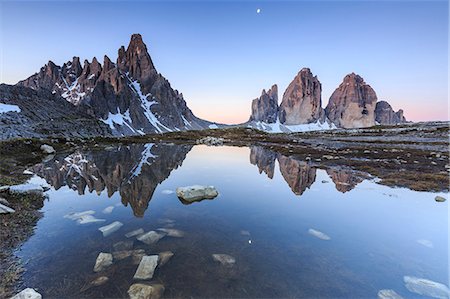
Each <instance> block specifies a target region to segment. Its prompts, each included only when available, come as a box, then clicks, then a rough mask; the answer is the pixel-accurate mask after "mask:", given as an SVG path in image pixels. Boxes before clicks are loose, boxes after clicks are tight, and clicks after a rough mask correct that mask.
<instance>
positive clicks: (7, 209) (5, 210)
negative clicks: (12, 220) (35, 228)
mask: <svg viewBox="0 0 450 299" xmlns="http://www.w3.org/2000/svg"><path fill="white" fill-rule="evenodd" d="M14 212H15V210H14V209H11V208H10V207H7V206H5V205H3V204H1V203H0V214H9V213H14Z"/></svg>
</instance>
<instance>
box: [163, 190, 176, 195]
mask: <svg viewBox="0 0 450 299" xmlns="http://www.w3.org/2000/svg"><path fill="white" fill-rule="evenodd" d="M161 193H162V194H173V193H175V192H173V191H172V190H167V189H166V190H163V191H161Z"/></svg>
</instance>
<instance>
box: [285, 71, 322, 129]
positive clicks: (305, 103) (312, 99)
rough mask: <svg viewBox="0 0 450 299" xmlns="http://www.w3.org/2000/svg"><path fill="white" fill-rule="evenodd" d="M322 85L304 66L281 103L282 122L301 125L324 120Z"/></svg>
mask: <svg viewBox="0 0 450 299" xmlns="http://www.w3.org/2000/svg"><path fill="white" fill-rule="evenodd" d="M321 93H322V85H321V84H320V82H319V79H317V76H313V74H312V73H311V70H310V69H308V68H303V69H302V70H300V72H299V73H298V74H297V76H295V78H294V80H293V81H292V82H291V83H290V84H289V86H288V87H287V89H286V91H285V92H284V95H283V100H282V102H281V105H280V122H281V123H283V124H285V125H299V124H308V123H313V122H317V121H318V120H320V121H321V122H324V120H325V113H324V111H323V109H322V96H321Z"/></svg>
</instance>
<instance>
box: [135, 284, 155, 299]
mask: <svg viewBox="0 0 450 299" xmlns="http://www.w3.org/2000/svg"><path fill="white" fill-rule="evenodd" d="M163 293H164V286H163V285H162V284H152V285H148V284H143V283H135V284H133V285H131V286H130V288H129V289H128V295H129V296H130V299H159V298H161V296H162V295H163Z"/></svg>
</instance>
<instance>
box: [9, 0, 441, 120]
mask: <svg viewBox="0 0 450 299" xmlns="http://www.w3.org/2000/svg"><path fill="white" fill-rule="evenodd" d="M258 8H260V9H261V13H259V14H257V13H256V10H257V9H258ZM0 13H1V15H0V19H1V20H0V22H1V23H0V26H1V27H0V34H1V35H0V43H1V47H0V48H1V51H2V53H1V62H0V63H1V64H0V82H2V83H9V84H14V83H16V82H17V81H19V80H21V79H24V78H26V77H28V76H30V75H32V74H33V73H35V72H37V71H38V70H39V69H40V67H41V66H43V65H44V64H45V63H47V61H48V60H52V61H54V62H55V63H56V64H59V65H61V64H62V63H64V62H65V61H67V60H69V59H71V57H72V56H80V57H81V59H82V60H84V59H89V60H91V59H92V57H93V56H96V57H97V58H99V60H100V61H103V55H104V54H107V55H108V56H109V57H110V58H111V59H112V60H113V61H115V60H116V58H117V50H118V48H119V47H120V46H121V45H128V42H129V39H130V35H131V34H132V33H141V34H142V36H143V39H144V42H145V43H146V44H147V47H148V49H149V52H150V55H151V56H152V59H153V62H154V64H155V66H156V68H157V69H158V71H159V72H161V73H162V74H163V75H164V76H165V77H166V78H168V79H169V81H170V82H171V84H172V87H174V88H176V89H178V90H179V91H180V92H182V93H183V95H184V98H185V99H186V101H187V103H188V106H189V107H190V108H191V109H192V111H193V112H194V113H195V114H196V115H197V116H199V117H202V118H205V119H208V120H212V121H217V122H224V123H239V122H244V121H246V120H247V119H248V117H249V115H250V105H251V100H252V99H254V98H256V97H258V96H259V95H260V94H261V90H262V89H263V88H265V89H268V88H270V86H271V85H272V84H274V83H276V84H278V87H279V92H280V94H279V98H280V101H281V97H282V94H283V92H284V90H285V89H286V87H287V85H288V84H289V83H290V82H291V81H292V79H293V78H294V76H295V75H296V74H297V72H298V71H299V70H300V69H301V68H302V67H309V68H311V71H312V72H313V74H315V75H317V76H318V78H319V80H320V82H321V83H322V90H323V92H322V106H323V107H325V105H326V104H327V103H328V99H329V97H330V95H331V93H332V92H333V90H334V89H335V88H336V87H337V86H338V85H339V84H340V82H341V81H342V79H343V77H344V76H345V75H346V74H347V73H351V72H355V73H358V74H360V75H361V76H362V77H363V78H364V79H365V81H366V82H367V83H369V84H370V85H371V86H372V87H373V88H374V89H375V91H376V93H377V95H378V99H379V100H387V101H389V102H390V103H391V105H392V106H393V108H394V109H395V110H397V109H399V108H403V109H404V110H405V115H406V117H407V118H408V119H409V120H414V121H419V120H447V119H449V117H448V101H447V96H448V28H449V24H448V13H449V7H448V1H426V2H425V1H412V2H409V1H374V2H371V1H245V2H242V1H231V2H230V1H229V2H220V1H197V2H191V1H164V2H163V1H138V2H129V1H127V2H125V1H95V2H88V1H64V2H58V1H50V2H44V1H19V2H17V1H4V0H0Z"/></svg>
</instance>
